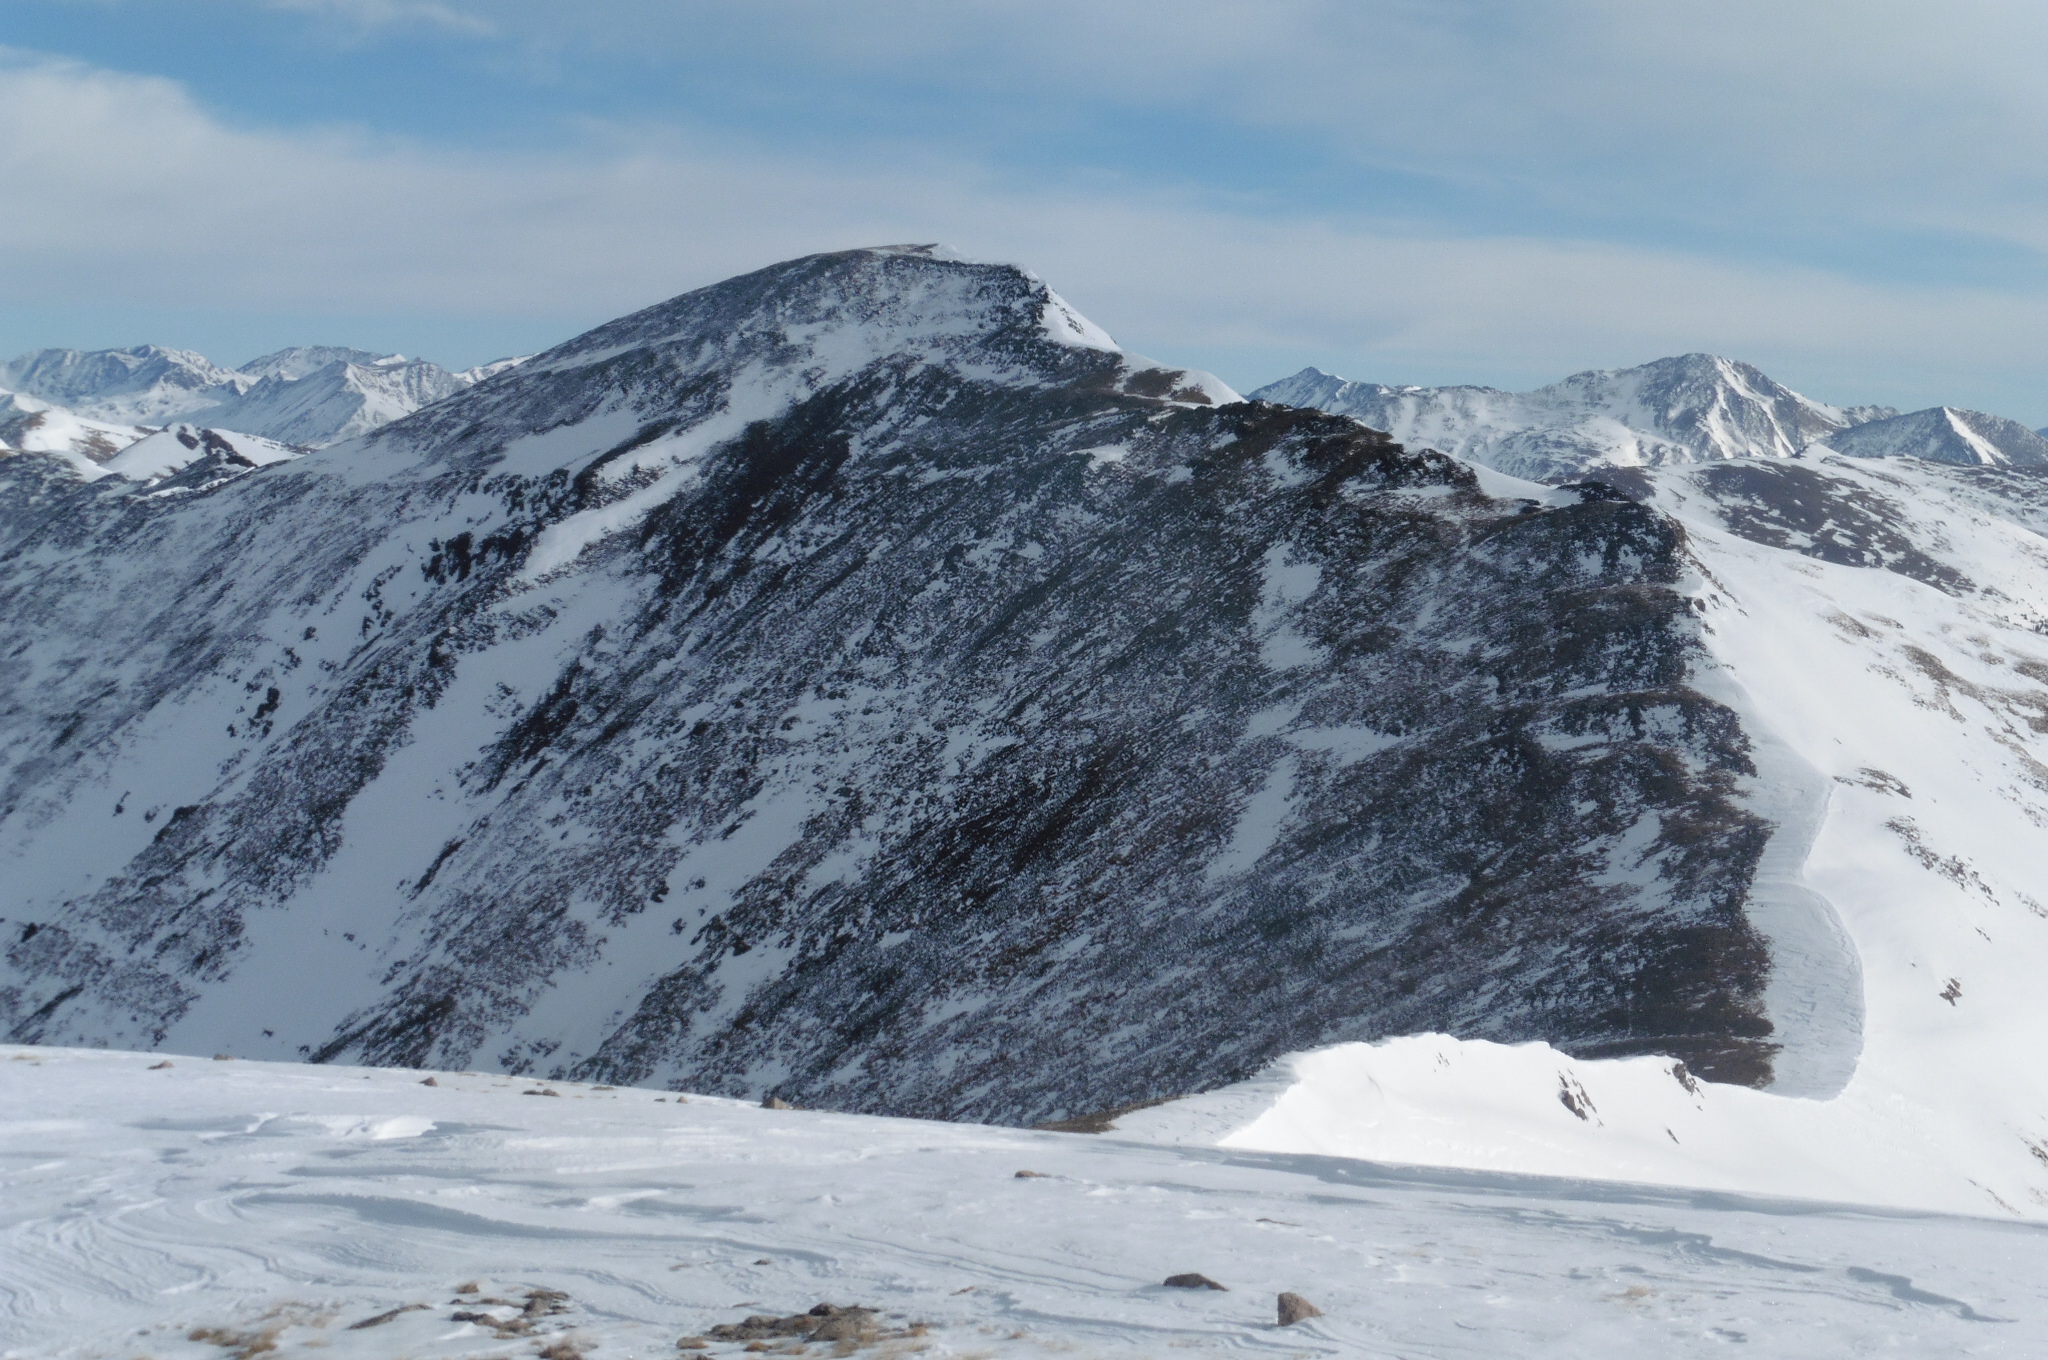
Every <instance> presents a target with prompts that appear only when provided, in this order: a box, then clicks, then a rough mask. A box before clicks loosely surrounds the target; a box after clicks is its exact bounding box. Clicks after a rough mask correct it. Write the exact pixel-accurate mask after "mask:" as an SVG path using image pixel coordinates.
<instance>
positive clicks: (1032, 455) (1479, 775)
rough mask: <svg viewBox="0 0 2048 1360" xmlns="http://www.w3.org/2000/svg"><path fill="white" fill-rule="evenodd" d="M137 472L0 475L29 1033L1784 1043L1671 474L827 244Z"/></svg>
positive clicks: (1068, 1046) (1753, 832)
mask: <svg viewBox="0 0 2048 1360" xmlns="http://www.w3.org/2000/svg"><path fill="white" fill-rule="evenodd" d="M1485 475H1487V476H1491V474H1485ZM174 480H175V479H174ZM111 481H112V479H108V480H106V481H101V482H96V483H92V484H85V483H82V482H80V481H79V480H78V479H77V478H76V477H75V476H74V475H73V474H72V473H70V472H69V471H68V470H67V469H65V468H64V467H62V466H61V465H59V464H57V463H55V462H54V461H51V460H40V459H32V458H16V459H10V460H6V461H5V462H4V463H0V485H4V489H0V507H4V521H0V533H4V535H5V537H4V540H0V543H4V547H0V551H4V553H5V557H4V559H0V560H4V563H5V567H4V571H0V609H4V610H5V612H6V615H7V617H8V618H9V619H10V620H12V621H14V625H15V629H16V642H15V644H14V645H13V646H12V647H11V648H10V649H9V650H8V651H7V653H6V655H5V656H4V658H0V760H4V765H0V856H4V859H0V883H4V884H5V887H4V888H0V892H4V893H5V894H6V899H5V905H4V907H0V917H4V921H0V930H4V931H5V935H4V936H0V938H4V940H5V942H6V954H5V958H6V965H5V972H4V973H0V977H4V979H5V980H4V982H0V1014H4V1016H5V1023H6V1025H7V1032H8V1033H10V1034H11V1035H12V1036H13V1037H15V1038H16V1039H18V1040H26V1041H31V1042H52V1043H57V1042H69V1043H86V1044H94V1043H113V1044H128V1045H137V1046H153V1045H159V1044H170V1045H175V1046H182V1047H184V1048H186V1049H224V1050H229V1051H233V1052H238V1053H242V1054H246V1055H249V1056H264V1055H271V1056H293V1055H302V1056H307V1057H312V1058H316V1059H339V1058H350V1059H360V1060H368V1061H376V1062H435V1063H442V1064H447V1065H451V1066H472V1065H488V1066H500V1067H504V1068H506V1069H510V1070H516V1071H538V1072H551V1073H560V1074H574V1075H578V1076H584V1077H591V1078H601V1079H607V1080H616V1081H631V1082H641V1083H652V1084H672V1085H677V1086H688V1087H692V1088H696V1089H709V1090H715V1091H723V1092H729V1093H733V1094H756V1095H757V1094H759V1093H761V1092H763V1091H774V1092H776V1093H778V1094H781V1095H783V1096H785V1097H786V1098H789V1099H792V1100H795V1101H797V1102H799V1103H815V1104H829V1105H835V1106H840V1107H845V1108H852V1109H861V1110H872V1111H891V1112H906V1113H921V1114H937V1115H945V1116H950V1117H978V1118H993V1119H1003V1120H1014V1121H1033V1120H1041V1119H1047V1118H1053V1117H1060V1116H1072V1115H1077V1114H1082V1113H1086V1112H1089V1111H1093V1110H1099V1109H1102V1108H1105V1107H1110V1106H1117V1105H1122V1104H1127V1103H1130V1102H1133V1101H1139V1100H1146V1099H1152V1098H1157V1097H1160V1096H1166V1095H1172V1094H1177V1093H1183V1092H1187V1091H1190V1090H1198V1089H1203V1088H1206V1087H1208V1086H1212V1085H1215V1084H1217V1083H1219V1082H1223V1081H1227V1080H1231V1079H1233V1078H1236V1077H1241V1076H1244V1075H1247V1074H1249V1073H1251V1072H1253V1071H1255V1070H1257V1069H1258V1068H1259V1067H1260V1066H1261V1065H1263V1064H1264V1063H1266V1062H1267V1061H1269V1060H1270V1059H1272V1058H1274V1057H1275V1056H1277V1055H1279V1054H1281V1053H1284V1052H1287V1051H1290V1050H1295V1049H1300V1048H1304V1047H1309V1046H1313V1045H1316V1044H1321V1043H1326V1042H1330V1041H1334V1040H1343V1039H1362V1038H1373V1037H1378V1036H1381V1035H1386V1034H1397V1033H1403V1032H1412V1031H1417V1030H1443V1031H1449V1032H1452V1033H1457V1034H1462V1035H1466V1036H1471V1037H1475V1038H1489V1039H1499V1040H1518V1039H1533V1038H1543V1039H1547V1040H1550V1041H1552V1042H1553V1043H1555V1044H1557V1045H1558V1046H1559V1047H1561V1048H1564V1049H1566V1050H1568V1051H1571V1052H1574V1053H1579V1054H1582V1055H1619V1054H1633V1053H1659V1054H1667V1055H1671V1056H1674V1057H1679V1058H1682V1059H1684V1061H1685V1062H1686V1063H1687V1064H1689V1065H1690V1066H1691V1067H1692V1068H1693V1069H1694V1070H1696V1071H1698V1072H1699V1073H1701V1074H1702V1075H1705V1076H1708V1077H1711V1078H1717V1079H1720V1080H1724V1081H1738V1082H1748V1083H1761V1082H1764V1081H1767V1080H1768V1079H1769V1078H1770V1076H1771V1073H1772V1071H1773V1063H1774V1061H1783V1060H1784V1059H1785V1057H1786V1056H1787V1055H1784V1054H1781V1053H1780V1052H1779V1050H1778V1044H1779V1043H1780V1042H1781V1036H1780V1035H1778V1034H1777V1033H1776V1032H1774V1025H1775V1023H1776V1022H1775V1020H1774V1017H1773V1015H1772V1014H1771V1010H1770V1005H1769V1004H1768V1003H1767V993H1768V992H1769V989H1770V986H1771V979H1772V976H1773V967H1774V961H1773V956H1772V943H1771V941H1772V938H1773V937H1772V935H1771V932H1770V931H1769V930H1765V929H1761V928H1759V926H1758V925H1757V924H1756V923H1755V922H1754V921H1753V920H1752V913H1751V911H1750V910H1749V907H1750V899H1751V895H1752V887H1753V883H1754V881H1755V877H1756V874H1757V871H1758V867H1759V865H1760V864H1761V863H1763V862H1764V861H1765V859H1766V858H1767V855H1768V852H1769V850H1770V847H1771V846H1772V844H1773V843H1774V825H1775V824H1774V823H1773V821H1772V820H1771V817H1770V816H1769V815H1767V813H1768V812H1769V809H1768V808H1767V807H1765V805H1764V804H1763V803H1759V802H1758V800H1757V798H1756V795H1755V791H1754V785H1755V780H1754V778H1753V775H1754V773H1755V768H1756V767H1755V761H1754V753H1753V750H1752V742H1751V739H1750V738H1749V736H1748V735H1746V733H1745V732H1744V730H1743V727H1742V725H1741V723H1740V722H1739V720H1738V718H1737V716H1736V714H1735V712H1734V711H1733V710H1732V709H1731V708H1730V707H1728V706H1727V704H1726V703H1725V702H1723V701H1721V700H1717V699H1716V698H1713V697H1710V696H1709V695H1708V694H1707V693H1705V692H1703V691H1702V689H1701V688H1700V687H1699V684H1698V683H1697V680H1698V678H1699V675H1700V673H1701V667H1702V664H1703V661H1704V658H1705V653H1704V651H1703V649H1702V629H1701V623H1700V620H1699V617H1698V615H1697V613H1696V610H1695V605H1694V598H1693V594H1694V591H1693V577H1692V575H1691V568H1690V566H1689V559H1688V556H1687V545H1686V535H1685V532H1684V531H1683V529H1682V528H1681V527H1680V526H1679V525H1678V523H1677V522H1676V521H1675V520H1673V519H1672V518H1670V517H1668V516H1666V515H1663V514H1660V513H1658V512H1656V511H1654V510H1651V509H1648V508H1646V507H1643V506H1640V505H1637V504H1634V503H1631V502H1630V501H1629V500H1627V499H1624V498H1623V497H1622V496H1620V495H1619V494H1617V493H1615V492H1614V491H1612V490H1610V489H1607V488H1603V487H1587V488H1585V489H1583V490H1580V491H1575V492H1563V493H1556V494H1554V495H1553V494H1549V493H1542V494H1540V495H1539V496H1536V497H1530V496H1526V495H1523V494H1522V493H1521V489H1520V488H1506V489H1503V488H1501V487H1496V488H1495V490H1496V491H1499V492H1501V494H1497V495H1490V494H1488V493H1487V490H1486V487H1487V485H1488V484H1487V483H1485V482H1483V481H1481V480H1480V479H1479V476H1478V475H1476V474H1475V473H1474V472H1473V470H1472V469H1471V468H1469V467H1468V466H1466V465H1464V464H1462V463H1460V462H1458V461H1456V460H1454V459H1451V458H1448V457H1445V456H1443V455H1440V454H1435V453H1418V452H1410V451H1407V450H1404V449H1403V448H1402V447H1401V446H1400V445H1399V444H1397V443H1395V442H1393V441H1391V440H1389V439H1387V438H1385V437H1384V436H1381V435H1377V434H1374V433H1372V432H1370V431H1367V430H1365V429H1363V428H1361V427H1360V426H1359V425H1358V424H1357V423H1356V422H1354V421H1351V420H1348V419H1344V418H1341V417H1336V416H1331V415H1326V414H1323V413H1319V412H1314V411H1305V410H1295V409H1287V408H1282V407H1277V406H1273V405H1269V404H1264V403H1257V402H1253V403H1246V402H1242V401H1240V400H1237V399H1236V396H1235V394H1234V393H1231V392H1230V391H1229V390H1228V389H1227V388H1225V387H1223V385H1222V384H1220V383H1218V382H1216V381H1215V380H1213V379H1210V378H1207V377H1206V376H1205V375H1201V374H1196V373H1191V372H1185V371H1180V370H1170V369H1161V368H1156V367H1150V366H1146V365H1143V364H1141V363H1139V362H1137V361H1134V360H1130V359H1128V358H1126V357H1125V356H1124V355H1122V354H1121V353H1120V352H1119V351H1117V350H1116V349H1115V348H1114V346H1113V345H1112V344H1111V342H1110V341H1109V340H1108V337H1106V336H1104V335H1103V334H1102V333H1101V332H1100V331H1099V330H1097V329H1096V328H1094V327H1093V326H1091V325H1090V324H1089V323H1087V322H1086V321H1085V320H1083V319H1082V318H1080V317H1079V316H1077V315H1076V314H1074V313H1073V312H1072V311H1071V310H1070V309H1068V308H1067V307H1066V306H1065V304H1064V303H1062V302H1061V301H1060V300H1059V299H1058V298H1057V297H1056V296H1055V295H1053V294H1051V293H1049V292H1048V291H1047V290H1046V289H1045V287H1044V285H1043V284H1041V283H1039V282H1038V281H1037V280H1036V279H1034V278H1032V277H1031V276H1029V275H1027V274H1024V273H1021V272H1019V271H1017V270H1014V269H1009V268H1006V267H997V266H988V265H976V264H970V263H966V262H962V261H957V260H952V259H948V258H944V257H942V256H940V255H938V254H935V253H934V252H931V251H928V250H923V249H899V250H886V251H864V252H850V253H846V254H839V255H829V256H818V257H812V258H809V259H805V260H800V261H795V262H792V263H790V264H787V265H782V266H777V267H775V268H773V269H769V270H764V271H761V272H760V273H757V274H753V275H748V276H746V277H743V278H739V279H735V280H732V281H730V282H728V283H725V284H721V285H719V286H717V287H715V288H710V289H706V290H703V291H700V292H698V293H693V294H689V295H687V296H685V297H682V298H678V299H676V300H674V301H673V302H670V303H666V304H663V305H661V306H658V307H654V308H650V309H648V310H647V311H645V312H642V313H638V314H636V315H634V316H631V317H627V318H624V319H622V320H620V321H617V322H614V323H612V324H610V325H608V326H605V327H601V328H599V329H598V330H596V331H593V332H591V333H589V334H588V335H585V336H582V337H579V338H578V339H576V340H573V341H571V342H569V343H568V344H566V345H563V346H561V347H559V348H557V349H555V350H553V351H550V352H548V353H546V354H543V355H540V356H537V357H536V358H535V359H533V360H532V361H530V362H529V363H528V364H526V365H524V366H522V367H520V368H517V369H514V370H512V371H509V372H504V373H501V374H499V375H497V376H495V377H492V378H489V379H487V380H486V381H484V382H482V383H480V384H478V385H477V386H475V387H473V388H471V389H469V390H467V391H465V392H463V393H460V394H457V395H456V396H454V397H452V398H450V399H448V400H445V401H442V402H440V403H438V404H436V405H434V406H432V407H430V408H428V409H426V410H424V411H422V412H420V413H419V414H417V415H415V416H413V417H411V418H409V419H407V420H403V421H400V422H398V423H397V424H394V425H391V426H389V427H386V428H385V429H383V430H380V431H378V432H376V433H375V434H373V435H371V436H369V437H367V438H364V439H360V440H357V441H353V442H351V443H349V444H346V445H342V446H339V447H336V448H333V449H329V450H326V451H323V452H320V453H316V454H314V455H312V456H309V457H307V458H304V459H299V460H296V461H290V462H284V463H279V464H276V465H273V466H268V467H264V468H261V469H260V470H254V471H249V472H246V473H245V474H244V475H241V476H239V477H235V478H233V479H232V480H228V481H225V482H219V483H217V484H214V485H211V486H209V487H204V488H195V489H191V490H189V491H187V492H186V494H180V495H164V494H162V489H161V488H155V489H152V491H150V492H144V491H141V490H139V489H137V488H135V487H132V486H128V485H125V484H122V485H114V484H111ZM1539 491H1540V489H1539ZM1781 924H1782V923H1781ZM1794 1028H1795V1029H1796V1028H1797V1027H1796V1026H1795V1027H1794ZM1801 1032H1803V1031H1801ZM1795 1066H1796V1064H1795Z"/></svg>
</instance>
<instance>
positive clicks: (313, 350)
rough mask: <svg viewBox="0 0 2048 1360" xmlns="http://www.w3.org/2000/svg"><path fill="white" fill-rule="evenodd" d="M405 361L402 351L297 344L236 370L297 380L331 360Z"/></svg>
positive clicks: (364, 363) (392, 362) (257, 376)
mask: <svg viewBox="0 0 2048 1360" xmlns="http://www.w3.org/2000/svg"><path fill="white" fill-rule="evenodd" d="M404 362H405V356H404V355H401V354H378V353H376V352H374V351H372V350H366V349H349V348H347V347H346V346H342V345H293V346H292V347H291V348H289V349H281V350H278V351H277V352H276V353H275V354H266V355H264V356H263V357H262V358H260V359H251V360H250V361H249V362H248V363H246V364H243V365H242V366H241V368H239V369H238V370H236V371H237V372H240V373H246V374H248V375H249V376H250V377H252V378H281V379H283V380H285V381H286V382H296V381H298V380H299V379H300V378H304V377H307V376H309V375H311V374H314V373H317V372H319V371H320V370H321V369H323V368H326V367H327V366H328V365H329V364H362V365H365V366H369V367H374V366H377V365H381V364H400V363H404Z"/></svg>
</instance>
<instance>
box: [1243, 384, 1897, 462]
mask: <svg viewBox="0 0 2048 1360" xmlns="http://www.w3.org/2000/svg"><path fill="white" fill-rule="evenodd" d="M1252 395H1253V396H1254V397H1258V398H1262V399H1264V400H1268V401H1277V402H1281V403H1284V404H1287V405H1293V406H1314V407H1316V408H1318V409H1321V410H1325V411H1332V412H1336V413H1338V414H1341V415H1349V416H1353V417H1355V418H1357V419H1359V420H1362V421H1364V422H1365V423H1366V424H1368V425H1371V426H1373V427H1375V428H1377V429H1383V430H1386V431H1388V432H1390V433H1391V434H1393V435H1394V437H1395V438H1397V439H1400V440H1402V441H1403V442H1405V443H1410V444H1419V445H1426V446H1428V447H1431V448H1436V449H1440V450H1442V451H1443V452H1446V453H1453V454H1457V455H1459V456H1460V457H1464V458H1468V459H1470V460H1471V461H1473V462H1476V463H1480V464H1483V465H1485V466H1488V467H1493V468H1497V469H1499V470H1500V471H1503V472H1507V473H1511V474H1513V475H1515V476H1519V477H1527V478H1530V479H1533V480H1538V481H1569V480H1572V479H1573V478H1576V477H1580V476H1583V475H1584V474H1585V473H1586V471H1587V469H1589V468H1594V467H1603V466H1617V465H1618V466H1628V467H1641V466H1655V465H1658V464H1663V463H1690V462H1701V461H1709V460H1715V459H1723V458H1743V457H1775V458H1785V457H1790V456H1791V455H1793V454H1795V453H1797V452H1798V451H1799V450H1800V449H1802V448H1804V447H1806V446H1807V445H1808V444H1810V443H1812V442H1813V441H1815V440H1816V439H1822V438H1825V437H1827V436H1829V435H1832V434H1834V433H1836V432H1837V431H1840V430H1842V429H1845V428H1847V427H1849V426H1851V425H1854V424H1855V423H1857V421H1858V419H1859V417H1862V418H1868V416H1870V415H1877V414H1885V415H1888V414H1891V413H1890V412H1889V411H1888V410H1878V411H1863V410H1858V411H1851V410H1845V409H1844V408H1842V407H1837V406H1830V405H1827V404H1826V403H1824V402H1818V401H1814V400H1812V399H1811V398H1808V397H1805V396H1802V395H1800V394H1799V393H1797V392H1794V391H1793V390H1792V389H1791V388H1789V387H1786V386H1785V385H1784V384H1782V383H1779V382H1777V381H1775V380H1773V379H1772V378H1771V377H1770V376H1769V375H1767V374H1765V373H1764V372H1763V371H1762V370H1761V369H1758V368H1756V367H1755V366H1754V365H1751V364H1746V363H1742V362H1741V361H1739V360H1734V359H1728V358H1724V357H1722V356H1720V355H1716V354H1679V355H1673V356H1671V357H1669V358H1664V359H1657V360H1654V361H1652V362H1650V363H1647V364H1641V365H1638V366H1637V367H1634V368H1621V369H1588V370H1585V371H1583V372H1580V373H1574V374H1572V375H1571V376H1570V377H1568V378H1565V379H1562V380H1561V381H1559V382H1555V383H1552V384H1550V385H1549V386H1548V387H1539V388H1536V389H1535V390H1533V391H1529V392H1504V391H1501V390H1499V389H1497V388H1491V387H1470V386H1459V387H1416V386H1403V387H1389V386H1386V385H1383V384H1380V383H1361V382H1351V381H1347V380H1346V379H1343V378H1340V377H1338V376H1336V375H1335V374H1330V373H1325V372H1323V371H1321V370H1320V369H1314V368H1309V369H1303V370H1302V371H1301V372H1299V373H1297V374H1295V375H1294V376H1293V377H1290V378H1284V379H1282V380H1281V381H1279V382H1276V383H1273V384H1270V385H1269V386H1266V387H1262V388H1260V389H1258V390H1257V391H1256V392H1254V393H1253V394H1252Z"/></svg>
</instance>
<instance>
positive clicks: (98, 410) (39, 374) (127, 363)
mask: <svg viewBox="0 0 2048 1360" xmlns="http://www.w3.org/2000/svg"><path fill="white" fill-rule="evenodd" d="M521 362H522V360H520V359H500V360H497V361H495V362H493V363H489V364H481V365H478V366H477V367H476V368H472V369H464V370H463V371H462V372H460V373H451V372H449V371H448V370H447V369H445V368H442V367H441V366H440V365H439V364H436V363H431V362H429V361H427V360H424V359H408V358H406V357H405V356H404V355H400V354H377V353H373V352H371V351H369V350H360V349H349V348H346V347H343V346H338V345H297V346H293V347H292V348H289V349H282V350H278V351H277V352H276V353H273V354H266V355H264V356H262V357H261V358H259V359H252V360H250V361H249V362H248V363H246V364H244V365H243V366H242V367H241V368H239V369H226V368H222V367H220V366H219V365H217V364H214V363H212V362H211V361H209V360H207V359H206V358H205V357H203V356H201V355H198V354H194V353H192V352H190V351H188V350H174V349H165V348H163V347H161V346H157V345H140V346H137V347H135V348H133V349H121V350H60V349H49V350H38V351H36V352H34V353H32V354H26V355H23V356H22V357H21V358H19V359H16V360H14V361H13V362H12V363H10V364H8V365H6V366H5V367H4V368H0V387H10V388H13V389H14V390H16V391H18V392H20V393H22V394H25V395H27V396H29V397H31V398H33V399H35V400H38V401H41V402H45V403H48V404H49V405H50V406H53V407H57V408H62V409H63V410H64V411H66V412H68V413H69V414H70V415H72V416H75V417H76V418H78V419H80V420H87V421H95V422H98V423H100V424H101V425H103V426H116V427H128V428H131V429H135V430H136V433H135V434H133V435H132V436H131V438H130V442H132V440H133V439H135V438H140V437H141V433H142V431H143V430H145V429H147V428H150V427H155V426H161V425H166V424H176V423H184V424H194V425H203V426H207V427H211V428H215V429H230V430H241V431H247V432H249V433H251V434H253V435H256V436H258V437H260V438H264V439H269V440H272V441H275V442H279V443H285V444H293V445H302V446H307V447H318V446H321V445H326V444H333V443H338V442H340V441H342V440H344V439H351V438H354V437H355V436H356V435H359V434H364V433H367V432H368V431H370V430H374V429H377V428H378V427H380V426H382V425H387V424H389V423H391V422H392V421H394V420H400V419H403V418H404V417H405V416H408V415H411V414H412V413H413V412H414V411H417V410H419V409H420V408H421V407H422V406H427V405H430V404H432V403H433V402H436V401H439V400H441V399H442V398H444V397H447V396H451V395H453V394H454V393H456V392H460V391H462V390H463V389H464V388H466V387H470V386H473V385H474V384H476V383H478V382H481V381H482V380H483V379H485V378H487V377H490V376H492V375H494V374H497V373H502V372H504V371H506V370H507V369H510V368H514V367H517V366H518V365H519V363H521ZM109 437H110V438H111V437H113V436H109Z"/></svg>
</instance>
